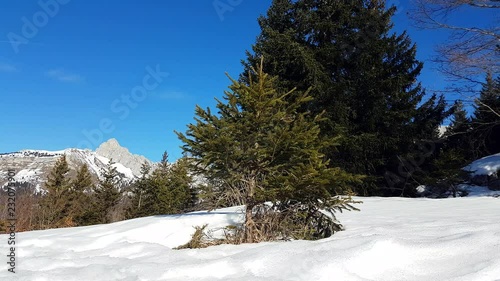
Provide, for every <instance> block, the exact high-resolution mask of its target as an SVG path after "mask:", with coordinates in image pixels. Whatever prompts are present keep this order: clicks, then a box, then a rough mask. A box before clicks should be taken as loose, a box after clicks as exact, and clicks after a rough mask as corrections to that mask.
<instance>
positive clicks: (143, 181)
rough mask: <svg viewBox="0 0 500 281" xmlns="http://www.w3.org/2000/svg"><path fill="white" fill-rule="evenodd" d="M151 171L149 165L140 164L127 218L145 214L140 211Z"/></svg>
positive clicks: (142, 207)
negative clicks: (139, 172) (139, 173)
mask: <svg viewBox="0 0 500 281" xmlns="http://www.w3.org/2000/svg"><path fill="white" fill-rule="evenodd" d="M150 172H151V165H149V163H147V162H144V163H142V165H141V176H140V177H139V179H138V180H136V181H135V182H134V184H133V187H132V202H131V205H130V207H129V209H128V210H127V216H128V217H129V218H136V217H142V216H145V215H144V214H143V213H142V210H143V209H144V201H145V198H144V197H145V196H146V193H147V189H148V187H149V173H150Z"/></svg>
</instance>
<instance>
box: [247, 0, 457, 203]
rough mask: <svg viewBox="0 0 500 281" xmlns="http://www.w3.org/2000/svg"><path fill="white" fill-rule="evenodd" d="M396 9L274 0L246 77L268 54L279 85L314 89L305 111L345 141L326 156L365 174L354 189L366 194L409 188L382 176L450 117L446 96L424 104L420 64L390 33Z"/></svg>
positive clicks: (374, 1)
mask: <svg viewBox="0 0 500 281" xmlns="http://www.w3.org/2000/svg"><path fill="white" fill-rule="evenodd" d="M395 11H396V9H395V8H394V7H390V8H386V6H385V1H379V0H354V1H352V0H349V1H348V0H341V1H339V0H326V1H324V0H297V1H292V0H274V1H273V2H272V5H271V7H270V8H269V10H268V12H267V16H263V17H261V18H259V25H260V27H261V34H260V35H259V37H258V38H257V42H256V44H255V45H254V46H253V53H250V52H248V55H247V60H246V61H245V62H244V65H245V71H244V73H243V74H242V76H241V80H242V81H244V82H246V83H248V82H249V81H248V75H247V73H248V70H249V69H250V67H251V66H254V65H255V64H256V63H257V62H258V58H259V57H261V56H264V58H265V59H266V61H267V63H266V65H265V69H264V71H265V72H267V73H269V74H271V75H275V76H278V77H279V86H280V88H282V89H291V88H294V87H296V88H297V89H298V90H302V91H304V90H306V89H308V88H309V87H311V86H312V87H313V88H312V90H311V95H312V96H313V97H314V99H313V100H311V101H310V102H308V103H306V104H304V105H303V106H302V107H301V111H302V112H306V111H307V110H311V111H312V112H313V113H315V114H319V113H321V112H323V111H325V115H324V116H325V117H326V122H324V123H323V124H322V135H323V136H326V137H330V138H333V137H335V136H337V135H338V133H339V132H340V133H342V134H343V135H344V136H345V137H344V138H343V139H342V140H341V145H340V146H339V147H338V151H336V150H334V149H329V150H328V154H327V157H328V158H329V159H331V164H332V165H334V166H335V165H338V166H340V167H343V168H345V169H347V170H348V171H350V172H353V173H361V174H365V175H368V177H367V179H366V180H365V181H364V184H363V185H360V186H358V187H357V188H356V191H357V193H359V194H362V195H370V194H386V195H391V194H395V193H394V192H392V191H391V190H397V192H398V194H399V193H400V192H401V190H406V187H405V186H404V184H396V186H394V185H389V184H388V183H387V181H386V180H385V178H384V175H385V174H386V172H388V171H390V172H392V173H398V170H399V167H400V166H401V161H400V159H402V158H408V157H410V156H411V154H412V153H413V152H414V151H417V148H416V145H417V144H418V143H420V142H422V141H433V140H434V139H435V138H436V133H435V132H436V129H437V127H438V126H439V125H440V124H441V123H442V121H443V120H444V118H445V117H446V116H447V114H448V112H447V111H446V110H445V101H444V99H443V98H442V97H437V96H432V97H431V98H430V99H429V100H428V101H427V102H423V103H422V100H423V98H424V96H425V93H424V91H423V90H422V88H421V86H420V84H419V83H417V82H416V81H417V77H418V75H419V74H420V71H421V69H422V63H421V62H420V61H418V60H417V59H416V58H415V55H416V46H415V45H414V44H413V43H412V42H411V40H410V38H409V37H408V35H407V34H406V33H402V34H394V33H392V31H391V29H392V27H393V25H392V23H391V17H392V15H393V14H394V12H395ZM401 182H405V181H401ZM379 187H382V188H384V187H385V188H384V189H383V190H378V188H379ZM388 187H391V189H388ZM408 190H411V189H408ZM409 193H411V192H409Z"/></svg>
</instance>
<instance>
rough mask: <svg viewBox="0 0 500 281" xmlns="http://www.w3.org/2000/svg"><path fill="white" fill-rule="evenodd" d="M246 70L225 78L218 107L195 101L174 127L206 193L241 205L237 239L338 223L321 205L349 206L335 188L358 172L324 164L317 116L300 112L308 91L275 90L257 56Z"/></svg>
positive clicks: (315, 231) (304, 232)
mask: <svg viewBox="0 0 500 281" xmlns="http://www.w3.org/2000/svg"><path fill="white" fill-rule="evenodd" d="M247 77H248V80H247V81H248V82H247V83H238V82H237V81H234V80H232V79H231V81H232V82H233V84H232V85H231V86H230V87H229V88H230V91H226V92H225V95H224V100H225V101H224V102H223V101H220V100H218V103H217V109H218V114H213V113H212V111H211V110H210V108H207V109H206V110H204V109H202V108H200V107H197V108H196V118H195V120H196V123H195V124H190V125H188V131H187V133H186V134H182V133H177V134H178V136H179V138H180V139H181V140H182V141H183V142H184V146H183V149H184V152H185V153H186V155H187V156H189V157H190V161H191V164H192V169H193V170H194V171H195V172H196V173H198V174H201V175H203V176H204V177H205V178H206V179H207V180H208V181H209V182H210V185H209V186H208V188H209V189H208V191H209V192H210V193H211V194H212V195H213V196H212V198H214V199H215V200H218V199H219V198H225V200H224V203H226V204H231V203H232V204H244V205H246V211H245V223H244V225H243V229H242V233H243V235H242V242H258V241H262V240H268V239H276V238H278V237H281V238H288V237H294V238H318V237H325V236H329V235H331V234H332V232H333V231H335V230H338V229H340V228H339V225H338V224H337V223H336V222H335V221H334V220H331V219H329V218H327V217H326V216H324V215H323V214H322V213H321V212H320V211H319V210H321V209H322V210H325V211H330V212H332V215H333V211H334V210H335V209H340V208H349V204H348V202H349V198H339V197H334V196H336V195H343V194H349V192H350V189H349V183H352V182H354V181H356V180H359V178H358V177H357V176H354V175H352V174H348V173H346V172H344V171H343V170H342V169H340V168H329V167H328V162H327V161H325V159H324V155H323V153H322V152H321V150H322V149H323V148H325V146H326V144H327V142H325V141H324V139H322V138H321V137H320V135H319V133H320V128H319V124H320V123H321V121H322V120H323V117H322V116H321V115H311V114H308V113H305V112H302V113H300V112H298V111H299V108H301V107H302V106H304V105H305V104H306V103H308V102H310V101H311V97H310V95H309V92H307V91H306V92H302V93H301V92H299V91H293V90H292V91H288V92H287V91H281V90H276V86H275V85H276V82H277V81H276V79H274V78H270V77H269V76H268V75H267V74H265V73H264V72H263V69H262V64H260V65H259V67H258V69H257V70H254V69H252V70H251V73H250V74H249V75H248V76H247ZM265 202H272V204H273V206H272V207H268V206H267V205H266V204H265ZM273 210H280V212H278V213H276V212H273ZM274 216H276V217H274ZM273 226H275V227H276V228H273Z"/></svg>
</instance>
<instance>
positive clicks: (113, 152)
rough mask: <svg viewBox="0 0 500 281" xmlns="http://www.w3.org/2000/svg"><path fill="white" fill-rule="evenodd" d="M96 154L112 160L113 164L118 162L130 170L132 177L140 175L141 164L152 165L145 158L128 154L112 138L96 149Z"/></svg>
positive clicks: (128, 152)
mask: <svg viewBox="0 0 500 281" xmlns="http://www.w3.org/2000/svg"><path fill="white" fill-rule="evenodd" d="M96 153H97V154H98V155H100V156H104V157H106V158H109V159H113V161H114V162H119V163H121V164H123V165H124V166H126V167H128V168H130V169H131V170H132V172H133V173H134V175H140V171H141V165H142V163H144V162H147V163H148V164H150V165H153V163H152V162H151V161H150V160H149V159H147V158H146V157H144V156H142V155H137V154H132V153H130V151H129V150H128V149H127V148H125V147H122V146H121V145H120V144H119V143H118V141H117V140H116V139H114V138H112V139H109V140H107V141H106V142H103V143H102V144H101V145H100V146H99V147H98V148H97V149H96Z"/></svg>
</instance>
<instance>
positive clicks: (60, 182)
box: [40, 155, 72, 228]
mask: <svg viewBox="0 0 500 281" xmlns="http://www.w3.org/2000/svg"><path fill="white" fill-rule="evenodd" d="M69 171H70V169H69V166H68V162H67V161H66V155H63V156H61V157H60V158H59V159H58V160H57V161H56V163H55V165H54V167H53V168H52V170H51V171H50V174H49V175H48V177H47V181H46V182H45V190H46V191H47V193H46V194H45V195H44V197H43V199H42V201H41V208H42V210H41V218H40V220H41V222H40V223H41V228H45V227H58V226H71V225H72V223H71V222H68V223H65V219H68V218H69V216H70V209H71V200H70V181H69V178H68V172H69Z"/></svg>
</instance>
